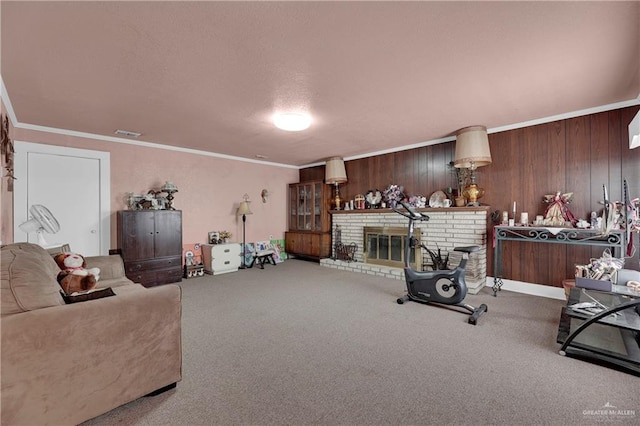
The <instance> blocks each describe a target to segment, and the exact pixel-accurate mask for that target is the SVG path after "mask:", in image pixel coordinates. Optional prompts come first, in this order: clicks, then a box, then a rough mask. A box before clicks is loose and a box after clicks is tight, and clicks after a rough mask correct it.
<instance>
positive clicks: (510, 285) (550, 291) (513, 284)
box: [486, 276, 566, 300]
mask: <svg viewBox="0 0 640 426" xmlns="http://www.w3.org/2000/svg"><path fill="white" fill-rule="evenodd" d="M486 287H488V288H491V287H493V277H489V276H487V283H486ZM502 290H507V291H513V292H515V293H524V294H530V295H532V296H540V297H548V298H550V299H559V300H565V299H566V296H565V294H564V288H561V287H552V286H549V285H542V284H534V283H527V282H523V281H514V280H507V279H504V278H503V279H502Z"/></svg>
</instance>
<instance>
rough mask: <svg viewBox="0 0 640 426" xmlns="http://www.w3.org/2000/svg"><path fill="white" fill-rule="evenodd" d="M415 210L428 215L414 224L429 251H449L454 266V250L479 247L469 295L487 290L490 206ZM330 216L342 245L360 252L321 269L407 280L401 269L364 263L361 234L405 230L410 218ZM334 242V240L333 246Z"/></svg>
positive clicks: (358, 213) (369, 212)
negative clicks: (371, 229) (366, 229)
mask: <svg viewBox="0 0 640 426" xmlns="http://www.w3.org/2000/svg"><path fill="white" fill-rule="evenodd" d="M416 210H417V211H419V212H421V213H425V214H426V215H427V216H429V220H428V221H426V222H416V223H415V228H416V229H419V230H420V239H421V241H422V242H423V243H425V244H426V245H427V247H429V248H430V249H436V248H437V247H439V248H441V249H442V250H444V251H446V252H449V254H450V259H451V263H450V264H451V265H456V264H457V263H458V262H459V260H460V258H459V253H458V252H454V251H453V248H454V247H459V246H471V245H477V246H480V250H479V251H478V252H475V253H472V255H471V257H470V259H469V262H468V263H467V273H466V275H465V277H466V281H467V286H468V288H469V293H471V294H476V293H478V292H479V291H480V290H481V289H482V287H484V285H485V283H486V277H487V228H488V223H489V213H490V210H491V207H490V206H479V207H443V208H418V209H416ZM330 213H331V217H332V222H333V224H332V227H333V230H332V235H333V233H334V230H335V228H336V226H339V227H340V233H341V241H342V243H343V244H351V243H355V244H356V245H357V246H358V249H357V251H356V253H355V256H354V258H355V260H356V261H355V262H346V261H342V260H335V259H330V258H329V259H321V260H320V264H321V265H322V266H326V267H330V268H335V269H341V270H347V271H352V272H359V273H366V274H373V275H379V276H384V277H388V278H394V279H398V280H404V273H403V270H402V268H391V267H384V266H380V265H373V264H367V263H364V253H363V235H362V234H363V228H364V227H365V226H378V227H379V226H389V227H406V226H408V220H407V218H405V217H403V216H401V215H399V214H397V213H396V212H394V211H393V210H392V209H364V210H331V211H330ZM335 243H336V241H335V240H334V241H333V244H334V246H335ZM436 244H437V247H436Z"/></svg>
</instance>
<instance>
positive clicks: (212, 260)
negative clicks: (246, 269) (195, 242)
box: [202, 243, 241, 275]
mask: <svg viewBox="0 0 640 426" xmlns="http://www.w3.org/2000/svg"><path fill="white" fill-rule="evenodd" d="M202 257H203V260H204V271H205V272H206V273H207V274H213V275H219V274H226V273H227V272H235V271H237V270H238V268H239V267H240V262H241V257H240V243H227V244H203V245H202Z"/></svg>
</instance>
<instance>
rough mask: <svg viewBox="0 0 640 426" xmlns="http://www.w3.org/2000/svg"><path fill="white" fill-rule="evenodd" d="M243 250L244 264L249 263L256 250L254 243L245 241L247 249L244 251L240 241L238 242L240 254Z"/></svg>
mask: <svg viewBox="0 0 640 426" xmlns="http://www.w3.org/2000/svg"><path fill="white" fill-rule="evenodd" d="M243 252H244V264H245V265H251V261H252V260H253V255H254V253H255V252H256V246H255V244H254V243H247V250H246V251H244V250H243V247H242V243H240V256H242V253H243Z"/></svg>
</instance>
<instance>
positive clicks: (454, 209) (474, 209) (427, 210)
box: [329, 206, 491, 220]
mask: <svg viewBox="0 0 640 426" xmlns="http://www.w3.org/2000/svg"><path fill="white" fill-rule="evenodd" d="M415 210H416V211H418V212H424V213H430V212H458V213H460V212H479V211H480V212H489V211H490V210H491V206H479V207H439V208H431V207H423V208H415ZM372 213H395V212H394V211H393V209H355V210H329V214H372ZM395 214H397V213H395ZM405 220H406V219H405Z"/></svg>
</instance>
